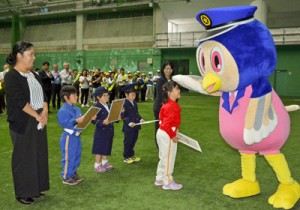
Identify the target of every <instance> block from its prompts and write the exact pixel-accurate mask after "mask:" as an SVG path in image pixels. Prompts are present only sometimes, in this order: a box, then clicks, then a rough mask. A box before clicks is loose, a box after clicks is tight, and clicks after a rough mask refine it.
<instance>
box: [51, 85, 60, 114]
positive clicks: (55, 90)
mask: <svg viewBox="0 0 300 210" xmlns="http://www.w3.org/2000/svg"><path fill="white" fill-rule="evenodd" d="M60 90H61V84H52V107H53V108H57V109H60V100H61V98H60ZM56 98H57V100H56Z"/></svg>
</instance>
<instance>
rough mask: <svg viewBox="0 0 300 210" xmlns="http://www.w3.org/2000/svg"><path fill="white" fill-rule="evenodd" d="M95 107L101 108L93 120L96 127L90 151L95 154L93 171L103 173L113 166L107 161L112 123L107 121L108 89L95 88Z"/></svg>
mask: <svg viewBox="0 0 300 210" xmlns="http://www.w3.org/2000/svg"><path fill="white" fill-rule="evenodd" d="M94 96H95V99H96V101H97V104H96V107H99V108H101V110H100V111H99V112H98V114H97V117H96V119H95V120H93V121H92V123H93V124H95V126H96V129H95V132H94V143H93V148H92V153H93V154H95V164H94V171H95V172H97V173H103V172H107V171H109V170H111V169H112V168H113V167H112V165H110V164H109V163H108V158H107V157H108V156H110V155H111V149H112V143H113V137H114V125H113V124H112V123H109V121H108V115H109V112H110V109H109V106H108V105H107V102H108V101H109V95H108V91H107V90H106V89H105V88H104V87H102V86H100V87H98V88H97V89H96V90H95V93H94Z"/></svg>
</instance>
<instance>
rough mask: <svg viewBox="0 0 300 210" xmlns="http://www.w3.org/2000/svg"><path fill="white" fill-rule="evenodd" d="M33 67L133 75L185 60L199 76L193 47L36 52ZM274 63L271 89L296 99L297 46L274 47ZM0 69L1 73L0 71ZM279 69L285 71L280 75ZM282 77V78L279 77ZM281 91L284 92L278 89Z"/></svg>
mask: <svg viewBox="0 0 300 210" xmlns="http://www.w3.org/2000/svg"><path fill="white" fill-rule="evenodd" d="M35 54H36V61H35V66H36V67H41V66H42V63H43V62H44V61H48V62H49V63H50V64H51V65H52V64H54V63H57V64H58V65H59V68H60V69H62V68H63V63H64V62H66V61H67V62H69V63H70V66H71V69H74V68H77V69H79V70H82V69H83V68H87V69H89V70H93V69H95V68H100V69H102V70H103V71H109V70H111V68H112V67H117V69H120V68H121V67H124V68H125V70H126V71H131V72H135V71H137V70H138V65H139V62H144V63H146V66H145V68H146V69H145V70H146V71H153V72H155V71H156V70H157V69H160V68H161V63H162V62H163V61H165V60H172V61H179V62H180V61H187V62H188V68H189V69H188V74H191V75H199V71H198V67H197V62H196V48H187V49H152V48H151V49H126V50H125V49H122V50H101V51H100V50H99V51H71V52H55V53H53V52H49V53H39V52H36V53H35ZM277 55H278V61H277V66H276V71H275V72H274V74H273V75H272V76H271V77H270V78H269V80H270V82H271V84H272V85H273V87H274V89H275V90H276V88H278V92H279V95H281V96H283V95H284V96H300V82H299V81H300V66H299V63H298V61H299V59H300V46H299V45H292V46H277ZM5 58H6V55H3V54H2V55H0V60H1V61H2V62H0V63H1V64H2V66H3V64H4V63H5ZM148 58H152V64H148V63H147V59H148ZM2 66H1V69H0V70H1V71H2ZM282 70H286V71H283V72H285V73H284V74H283V73H282ZM283 76H284V77H286V78H283ZM279 88H280V89H284V88H285V89H284V91H281V90H279Z"/></svg>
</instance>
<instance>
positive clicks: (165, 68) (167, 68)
mask: <svg viewBox="0 0 300 210" xmlns="http://www.w3.org/2000/svg"><path fill="white" fill-rule="evenodd" d="M160 72H161V77H160V78H159V79H158V80H157V82H156V97H155V99H154V104H153V112H154V117H155V119H156V120H158V118H159V111H160V108H161V106H162V104H163V103H162V92H163V90H162V87H163V85H164V84H165V83H166V82H168V81H171V80H172V76H173V74H174V66H173V64H172V63H171V62H169V61H165V62H164V63H163V65H162V68H161V71H160ZM158 123H159V122H158V121H157V122H155V138H154V139H155V144H156V146H157V141H156V132H157V129H158V127H159V125H158Z"/></svg>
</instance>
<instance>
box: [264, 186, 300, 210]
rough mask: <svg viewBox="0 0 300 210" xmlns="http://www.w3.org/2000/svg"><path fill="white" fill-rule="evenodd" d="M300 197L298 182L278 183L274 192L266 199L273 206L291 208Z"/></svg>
mask: <svg viewBox="0 0 300 210" xmlns="http://www.w3.org/2000/svg"><path fill="white" fill-rule="evenodd" d="M299 198H300V185H299V184H298V182H296V181H295V182H294V183H293V184H290V185H287V184H282V183H281V184H279V186H278V189H277V191H276V193H274V194H273V195H272V196H271V197H270V198H269V200H268V202H269V204H271V205H273V207H274V208H283V209H291V208H293V206H294V205H295V204H296V203H297V201H298V200H299Z"/></svg>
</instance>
